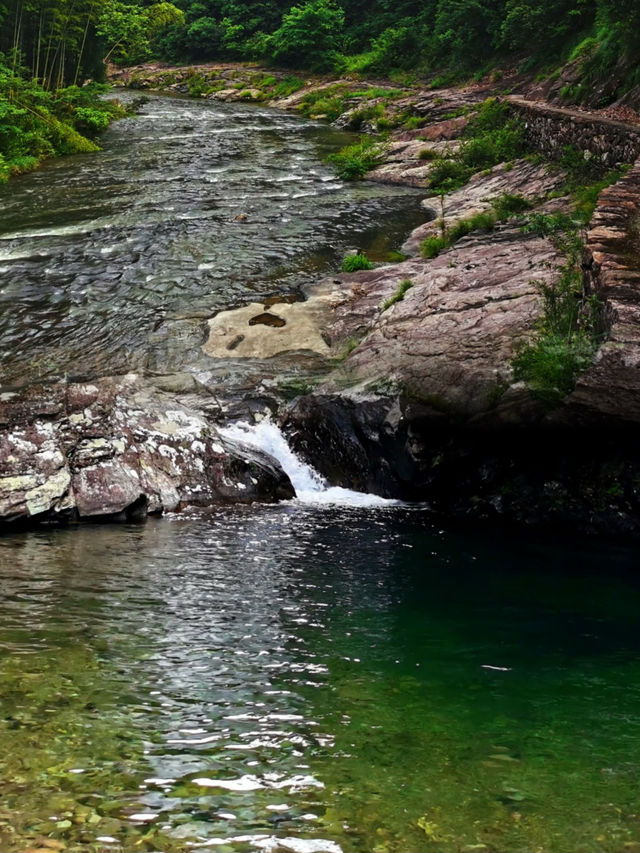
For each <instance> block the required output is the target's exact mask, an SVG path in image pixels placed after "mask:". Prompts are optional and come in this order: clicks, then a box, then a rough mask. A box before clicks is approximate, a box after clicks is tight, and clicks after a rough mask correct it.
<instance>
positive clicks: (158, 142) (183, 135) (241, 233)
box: [0, 92, 424, 384]
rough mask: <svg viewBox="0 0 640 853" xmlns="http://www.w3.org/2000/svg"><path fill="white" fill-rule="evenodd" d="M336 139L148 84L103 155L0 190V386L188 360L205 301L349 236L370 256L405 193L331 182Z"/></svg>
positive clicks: (411, 201) (305, 268)
mask: <svg viewBox="0 0 640 853" xmlns="http://www.w3.org/2000/svg"><path fill="white" fill-rule="evenodd" d="M121 97H123V98H125V99H126V98H130V97H132V96H131V95H130V93H126V92H125V93H123V94H122V96H121ZM351 138H352V137H351V136H350V135H349V134H346V133H344V132H340V131H336V130H333V129H332V128H330V127H327V126H323V125H321V124H318V123H317V122H313V123H312V122H309V121H303V120H301V119H300V118H299V117H297V116H295V115H290V114H288V113H284V112H280V111H277V110H273V109H268V108H265V107H257V106H247V105H242V104H234V105H232V104H228V105H225V104H219V103H215V102H211V101H197V100H189V99H180V98H169V97H162V96H153V97H152V98H151V100H150V102H149V103H148V104H147V105H146V106H145V107H144V108H143V112H142V114H141V115H140V116H138V117H137V118H132V119H126V120H124V121H121V122H117V123H116V124H115V125H113V126H112V127H111V128H110V129H109V131H108V132H107V133H106V134H105V135H104V137H103V139H102V144H103V147H104V151H102V152H100V153H98V154H92V155H86V156H85V155H83V156H74V157H71V158H63V159H60V160H56V161H52V162H50V163H47V164H45V166H44V167H43V168H42V169H40V170H38V171H37V172H34V173H32V174H29V175H25V176H23V177H21V178H19V179H17V180H14V181H12V182H11V183H10V184H9V185H5V186H0V382H4V383H5V384H10V383H14V384H19V383H21V382H25V381H30V380H37V379H40V378H49V377H56V376H60V375H62V374H67V375H69V376H70V377H74V376H83V377H86V376H92V375H104V374H108V373H117V372H126V371H127V370H137V371H140V370H144V369H149V370H154V371H161V372H162V371H164V372H171V371H173V370H176V369H179V368H180V367H182V366H184V365H187V366H193V365H194V364H195V363H196V362H197V361H198V359H202V358H203V356H202V355H201V353H200V345H201V344H202V342H203V340H204V337H205V335H204V328H205V322H204V321H205V319H206V318H207V317H210V316H212V314H213V313H215V312H216V311H217V310H220V309H221V308H228V307H231V306H233V305H237V304H241V303H242V302H246V301H247V300H251V299H256V298H259V297H262V296H267V295H271V294H274V293H280V292H288V291H291V290H297V289H299V288H300V287H302V286H303V285H304V284H307V283H309V282H310V281H312V280H315V279H316V278H318V277H319V276H321V275H322V274H325V273H326V272H328V271H330V270H331V269H337V268H338V266H339V262H340V260H341V259H342V257H343V256H344V254H345V253H346V252H347V251H348V250H349V249H351V248H353V247H354V246H361V247H364V248H366V249H369V250H370V251H371V254H372V256H373V257H374V258H376V259H378V260H383V259H384V256H385V253H386V252H388V251H389V250H390V249H393V248H397V246H398V245H399V244H400V243H401V242H402V240H403V239H404V237H405V236H406V233H407V232H408V231H409V230H410V229H411V228H412V227H413V226H415V225H417V224H418V223H419V222H421V221H422V220H423V218H424V213H423V212H422V211H421V210H420V207H419V199H420V194H419V192H417V191H415V190H409V189H406V188H399V187H389V186H382V185H376V184H372V183H359V184H344V183H343V182H341V181H340V180H338V179H337V178H336V176H335V173H334V172H333V170H332V169H331V167H330V166H328V165H327V164H326V163H325V158H326V155H327V154H328V153H330V152H331V151H334V150H336V149H338V148H340V147H342V146H343V145H345V144H347V143H348V142H349V141H350V140H351ZM238 216H241V217H242V219H241V220H240V221H238V220H236V217H238Z"/></svg>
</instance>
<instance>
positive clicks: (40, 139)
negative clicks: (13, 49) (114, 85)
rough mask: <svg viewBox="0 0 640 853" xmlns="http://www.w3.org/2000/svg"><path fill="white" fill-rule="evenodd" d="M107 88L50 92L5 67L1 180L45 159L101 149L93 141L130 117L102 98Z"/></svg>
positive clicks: (0, 72)
mask: <svg viewBox="0 0 640 853" xmlns="http://www.w3.org/2000/svg"><path fill="white" fill-rule="evenodd" d="M105 88H106V87H104V86H102V85H100V84H93V85H92V86H85V87H83V88H78V87H77V86H69V87H67V88H66V89H61V90H59V91H58V92H55V93H53V92H48V91H46V90H45V89H43V88H42V87H41V86H39V85H37V84H36V83H32V82H29V81H26V80H24V79H23V78H22V77H19V76H16V75H15V74H13V73H12V72H11V71H10V70H9V69H8V68H7V67H6V66H3V65H0V180H6V179H7V178H8V177H10V175H12V174H17V173H21V172H26V171H28V170H29V169H33V168H35V167H36V166H37V165H38V164H39V163H40V162H41V161H42V160H44V159H45V158H46V157H51V156H54V155H56V154H75V153H79V152H90V151H97V150H98V146H97V144H96V143H95V141H94V139H95V138H96V137H97V136H98V134H99V133H100V132H101V131H102V130H104V128H105V127H106V126H107V125H108V124H109V122H110V121H111V120H113V119H114V118H119V117H121V116H123V115H125V112H124V110H123V109H122V107H121V106H120V105H119V104H117V103H116V102H115V101H108V100H102V99H100V98H99V97H98V96H99V95H101V94H102V93H103V92H104V91H105Z"/></svg>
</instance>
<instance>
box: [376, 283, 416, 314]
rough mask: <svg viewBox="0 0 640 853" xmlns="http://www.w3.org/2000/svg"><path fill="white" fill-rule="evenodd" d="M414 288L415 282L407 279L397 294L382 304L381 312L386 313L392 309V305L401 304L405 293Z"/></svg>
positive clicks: (400, 285) (399, 286) (399, 287)
mask: <svg viewBox="0 0 640 853" xmlns="http://www.w3.org/2000/svg"><path fill="white" fill-rule="evenodd" d="M412 287H413V282H412V281H411V279H409V278H405V279H404V281H401V282H400V284H399V285H398V289H397V290H396V292H395V293H394V294H393V295H392V296H390V297H389V298H388V299H385V301H384V302H383V303H382V307H381V310H382V311H386V310H387V309H388V308H391V306H392V305H395V304H396V302H401V301H402V300H403V299H404V295H405V293H406V292H407V291H408V290H410V289H411V288H412Z"/></svg>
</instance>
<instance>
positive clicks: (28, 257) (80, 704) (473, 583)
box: [0, 97, 640, 853]
mask: <svg viewBox="0 0 640 853" xmlns="http://www.w3.org/2000/svg"><path fill="white" fill-rule="evenodd" d="M344 141H345V136H344V134H339V133H337V132H335V131H333V130H331V129H329V128H323V127H321V126H318V125H313V124H310V123H308V122H304V121H301V120H300V119H298V118H296V117H294V116H290V115H285V114H280V113H276V112H274V111H272V110H268V109H263V108H256V107H246V106H242V105H240V106H238V105H229V106H224V105H222V106H221V105H219V104H211V103H205V102H197V101H187V100H180V99H167V98H155V97H154V98H153V99H152V100H151V102H150V104H149V105H148V106H147V107H146V108H145V112H144V114H143V115H142V116H141V117H139V118H137V119H132V120H127V121H125V122H122V123H119V124H118V125H116V126H114V127H113V128H112V129H111V130H110V131H109V133H108V135H107V137H106V138H105V151H104V152H103V153H101V154H98V155H92V156H87V157H77V158H73V159H72V160H71V159H70V160H62V161H57V162H53V163H50V164H48V165H47V166H46V167H45V168H43V169H42V170H40V171H38V172H36V173H34V174H32V175H28V176H25V177H24V178H21V179H20V180H19V181H15V182H13V183H11V184H10V185H9V186H6V187H0V275H1V276H2V278H1V283H0V382H1V383H3V384H4V383H7V384H8V383H21V382H25V381H29V380H33V379H38V378H46V377H55V376H59V375H62V374H64V373H67V374H69V375H70V376H73V375H75V374H80V375H87V374H100V373H107V372H110V371H117V370H121V369H123V368H126V369H127V370H129V369H135V370H159V371H163V370H175V369H178V368H179V367H181V366H182V365H188V366H189V367H190V368H191V367H193V366H194V365H195V364H196V362H197V359H198V358H201V357H202V356H201V355H200V349H199V348H200V343H201V339H202V329H201V326H202V323H203V319H204V318H206V317H208V316H210V314H211V313H212V312H213V311H214V310H216V309H218V308H221V307H228V306H230V305H233V304H236V303H237V302H239V301H242V300H243V299H246V298H248V297H249V298H252V297H254V296H255V295H258V294H259V295H267V294H269V293H273V292H274V291H278V292H281V291H282V290H286V289H297V288H299V287H301V286H302V285H304V284H305V283H307V282H309V281H311V280H313V279H314V278H315V277H317V276H318V275H319V274H322V273H323V272H325V271H327V270H330V269H331V268H335V267H336V265H337V264H338V262H339V260H340V258H341V257H342V255H343V254H344V253H345V251H346V250H347V249H349V248H351V247H352V246H354V245H361V246H363V247H365V248H369V249H370V250H371V253H372V255H373V256H374V257H376V258H378V259H381V258H382V257H383V256H384V253H385V252H387V251H388V250H389V249H392V248H394V247H396V246H397V245H398V243H400V242H401V240H402V237H403V236H404V235H405V233H406V231H407V230H408V228H410V227H411V226H412V225H414V224H417V222H418V221H419V216H420V214H419V211H418V200H419V195H418V194H415V193H413V192H411V191H406V190H402V189H397V188H389V187H382V186H376V185H371V184H361V185H355V186H345V185H343V184H342V183H341V182H339V181H337V180H336V179H335V177H334V176H333V175H332V173H331V171H330V170H329V169H328V168H327V167H326V166H325V165H324V163H323V160H322V158H323V156H324V155H325V154H326V153H327V152H328V151H330V150H334V149H335V148H337V147H340V146H341V145H342V144H344ZM239 213H246V214H247V215H248V216H247V218H246V219H245V220H243V221H242V222H238V221H236V220H235V217H236V216H237V215H238V214H239ZM637 568H638V559H637V553H636V552H635V551H634V550H632V549H630V548H629V549H627V548H623V547H615V546H612V545H606V544H601V545H594V544H593V543H585V542H582V541H580V540H576V541H572V542H554V541H550V540H547V539H545V537H544V535H540V537H538V538H535V537H533V536H531V537H527V536H520V537H515V536H513V537H512V536H509V535H507V534H500V535H497V534H496V533H495V532H488V533H486V534H483V533H478V532H467V533H463V532H461V531H460V530H459V529H453V528H451V529H449V528H446V527H445V528H442V529H441V528H440V527H438V526H433V522H432V521H431V520H430V518H429V516H428V515H426V513H424V512H423V511H422V510H420V509H413V510H410V509H407V508H403V507H375V508H364V507H342V508H340V507H336V506H327V505H324V506H323V505H304V504H302V503H299V502H292V503H287V504H281V505H278V506H252V507H244V508H243V507H235V508H220V509H216V510H214V511H211V512H208V513H207V512H202V513H194V514H192V515H189V514H187V515H183V516H176V517H172V518H166V519H162V520H153V521H149V522H148V523H147V524H146V525H144V526H119V527H108V526H87V527H83V528H79V529H60V530H41V531H39V532H31V533H16V534H13V535H7V536H4V537H3V538H2V539H0V850H2V851H3V853H4V851H7V853H14V851H23V850H25V849H35V850H37V849H39V848H40V849H46V843H45V842H47V843H51V842H52V840H53V841H55V840H59V841H60V842H62V843H63V844H64V845H65V846H66V850H67V851H68V853H97V851H100V853H102V851H114V853H133V851H166V853H177V851H180V853H183V851H191V850H203V851H215V853H248V851H267V853H340V851H343V853H420V851H425V853H427V851H434V853H435V851H451V853H453V851H482V850H487V851H502V853H504V851H509V853H511V851H533V850H536V851H552V853H573V851H576V853H578V851H586V853H591V851H593V853H596V852H597V851H598V852H599V851H605V853H622V851H634V850H638V849H640V793H639V790H638V778H639V773H640V633H639V632H638V612H639V609H640V582H639V581H638V577H637ZM43 845H44V846H43ZM49 849H53V848H52V847H50V848H49Z"/></svg>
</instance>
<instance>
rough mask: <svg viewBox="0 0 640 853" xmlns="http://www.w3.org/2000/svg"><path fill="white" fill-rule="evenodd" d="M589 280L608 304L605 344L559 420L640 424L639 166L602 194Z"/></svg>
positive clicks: (590, 245) (592, 232)
mask: <svg viewBox="0 0 640 853" xmlns="http://www.w3.org/2000/svg"><path fill="white" fill-rule="evenodd" d="M587 262H588V274H589V276H590V277H591V279H592V283H593V287H594V289H595V291H596V292H597V293H599V294H600V296H601V298H602V299H604V300H605V302H606V312H607V318H608V325H609V329H608V334H607V339H606V341H605V342H604V343H603V345H602V346H601V347H600V349H599V351H598V354H597V356H596V359H595V363H594V364H593V366H592V367H590V368H589V369H588V370H587V371H586V372H585V373H583V374H582V375H581V376H580V378H579V380H578V384H577V387H576V390H575V391H574V393H573V394H571V396H570V397H569V398H568V400H567V401H566V409H565V412H564V413H563V416H565V417H570V418H573V419H577V420H579V421H580V422H582V421H584V420H588V421H593V420H598V421H600V422H606V420H607V419H613V421H622V422H627V423H630V424H631V423H633V424H637V423H640V161H638V162H637V163H636V164H635V166H634V167H633V169H632V170H631V171H630V172H629V174H628V175H626V176H625V177H624V178H623V179H622V180H621V181H619V182H618V183H617V184H614V185H613V186H611V187H609V188H608V189H606V190H604V191H603V193H602V194H601V196H600V199H599V202H598V207H597V209H596V213H595V215H594V217H593V219H592V221H591V227H590V229H589V232H588V234H587Z"/></svg>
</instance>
